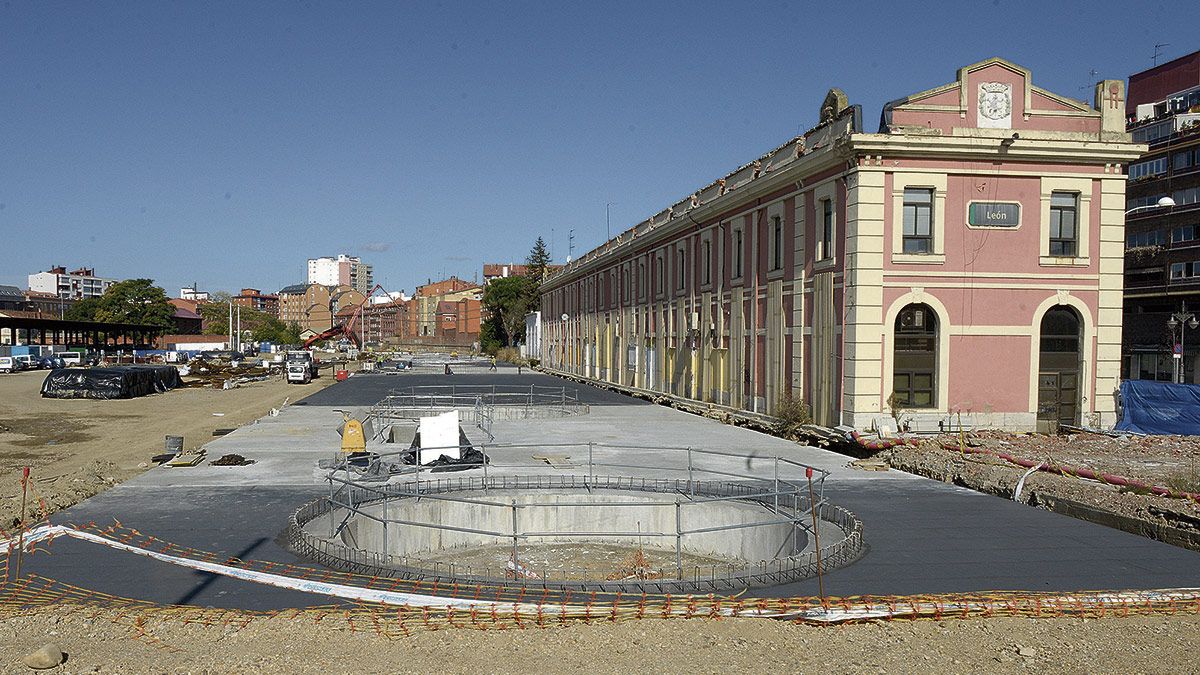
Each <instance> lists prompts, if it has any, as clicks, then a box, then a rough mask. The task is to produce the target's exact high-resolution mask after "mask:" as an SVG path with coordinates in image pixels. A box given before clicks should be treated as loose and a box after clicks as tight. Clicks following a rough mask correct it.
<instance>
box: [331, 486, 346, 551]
mask: <svg viewBox="0 0 1200 675" xmlns="http://www.w3.org/2000/svg"><path fill="white" fill-rule="evenodd" d="M347 475H349V473H347ZM329 536H330V537H332V536H333V477H332V476H331V477H330V478H329Z"/></svg>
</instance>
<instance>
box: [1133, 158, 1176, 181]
mask: <svg viewBox="0 0 1200 675" xmlns="http://www.w3.org/2000/svg"><path fill="white" fill-rule="evenodd" d="M1166 172H1167V158H1166V157H1159V158H1157V159H1148V160H1145V161H1142V162H1137V163H1135V164H1130V165H1129V180H1135V181H1136V180H1141V179H1143V178H1151V177H1153V176H1158V175H1161V174H1164V173H1166Z"/></svg>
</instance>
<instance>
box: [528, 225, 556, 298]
mask: <svg viewBox="0 0 1200 675" xmlns="http://www.w3.org/2000/svg"><path fill="white" fill-rule="evenodd" d="M549 265H550V252H549V251H548V250H546V242H545V241H544V240H543V239H542V238H541V237H538V238H537V241H535V242H533V248H532V249H530V250H529V257H528V258H525V266H526V267H527V268H528V275H529V282H530V283H529V287H528V288H527V289H526V293H527V295H528V305H529V306H528V308H527V311H531V312H532V311H536V310H538V309H539V308H541V306H542V296H541V292H540V291H539V290H538V287H539V286H541V284H542V282H543V281H545V280H546V267H547V266H549Z"/></svg>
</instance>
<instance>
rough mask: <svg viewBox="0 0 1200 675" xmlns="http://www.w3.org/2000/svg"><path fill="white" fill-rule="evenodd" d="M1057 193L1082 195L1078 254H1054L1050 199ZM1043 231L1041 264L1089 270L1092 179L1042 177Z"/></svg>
mask: <svg viewBox="0 0 1200 675" xmlns="http://www.w3.org/2000/svg"><path fill="white" fill-rule="evenodd" d="M1055 192H1074V193H1076V194H1078V200H1077V206H1078V209H1079V210H1078V211H1077V212H1076V216H1077V217H1076V221H1075V227H1076V233H1075V234H1076V238H1077V240H1078V245H1077V247H1076V250H1075V255H1074V256H1073V257H1071V256H1052V255H1050V197H1051V195H1052V194H1054V193H1055ZM1040 215H1041V218H1039V220H1040V228H1039V232H1038V251H1039V259H1038V264H1039V265H1041V266H1043V267H1061V266H1070V267H1086V266H1089V265H1091V264H1092V261H1091V258H1090V257H1089V251H1091V235H1092V227H1091V224H1092V223H1091V219H1092V179H1091V178H1057V177H1046V178H1042V185H1041V209H1040Z"/></svg>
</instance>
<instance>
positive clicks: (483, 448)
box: [479, 445, 488, 492]
mask: <svg viewBox="0 0 1200 675" xmlns="http://www.w3.org/2000/svg"><path fill="white" fill-rule="evenodd" d="M479 451H480V452H482V453H483V491H484V492H487V489H488V471H487V465H488V458H487V446H486V445H481V446H479Z"/></svg>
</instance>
